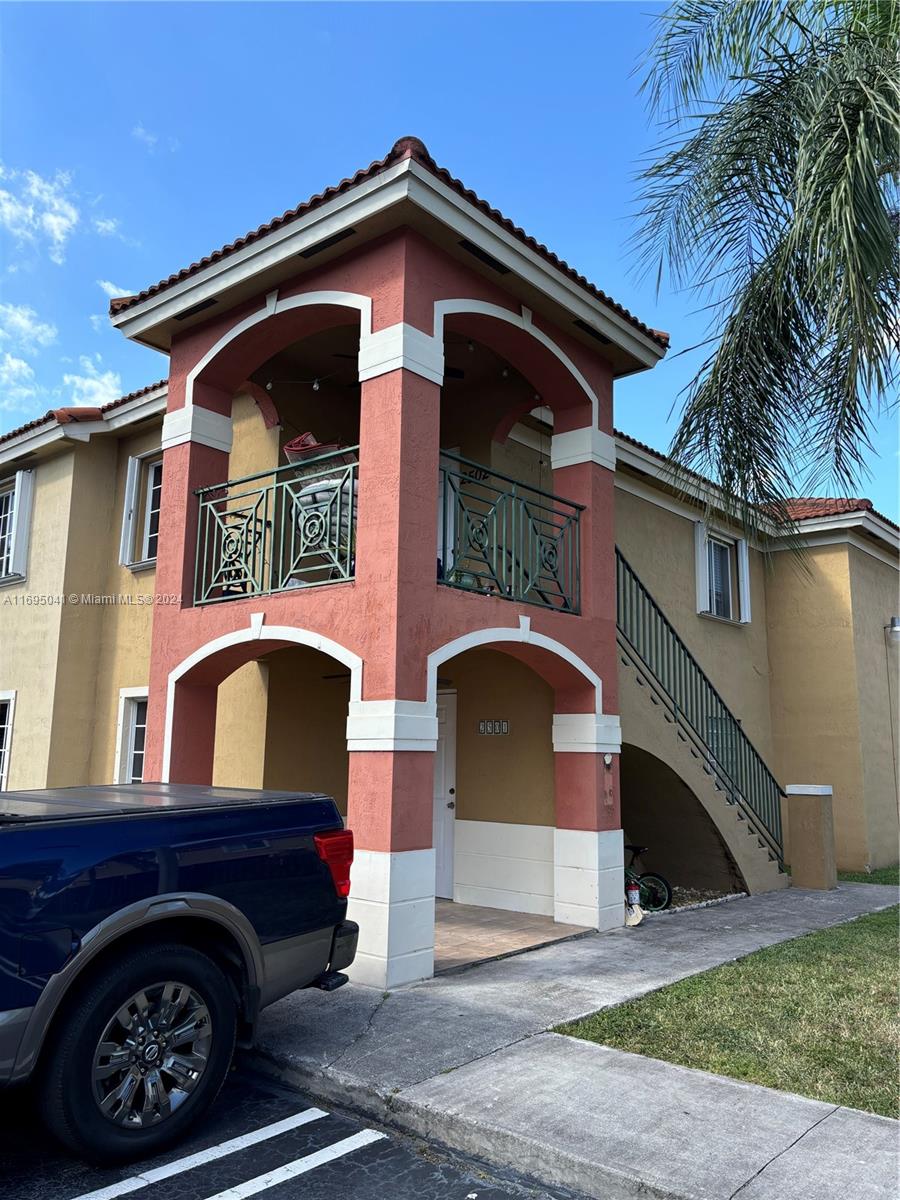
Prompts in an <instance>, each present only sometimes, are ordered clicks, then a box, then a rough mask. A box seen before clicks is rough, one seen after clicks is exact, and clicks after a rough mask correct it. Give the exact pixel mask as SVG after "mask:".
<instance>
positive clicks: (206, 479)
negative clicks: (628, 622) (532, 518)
mask: <svg viewBox="0 0 900 1200" xmlns="http://www.w3.org/2000/svg"><path fill="white" fill-rule="evenodd" d="M411 264H412V265H414V270H411ZM321 287H329V288H341V289H344V290H348V291H353V292H358V293H363V294H367V295H370V296H371V297H372V301H373V327H374V328H375V329H378V328H381V327H382V326H383V325H386V324H391V323H393V322H394V321H396V320H398V319H400V318H401V317H404V318H405V319H406V320H408V321H409V320H412V321H413V322H414V323H419V326H420V328H423V327H424V326H423V325H422V324H421V322H422V321H423V320H425V317H424V316H423V314H426V313H427V316H428V325H429V328H428V330H427V331H429V332H430V321H431V313H432V307H433V303H434V300H435V298H438V297H440V296H443V295H446V296H450V297H459V296H463V297H472V298H481V299H487V300H489V301H490V302H492V303H502V304H503V305H504V306H505V307H506V308H507V309H508V311H510V312H511V313H513V314H516V315H518V313H519V312H520V306H519V305H518V304H517V303H515V302H513V301H511V299H510V298H509V297H506V296H505V295H504V293H503V292H502V291H501V290H500V289H499V288H497V287H495V286H494V285H491V284H489V283H487V282H486V281H485V280H483V279H482V278H481V277H480V276H477V275H475V274H474V273H473V272H470V271H468V270H466V269H465V268H464V267H462V266H461V265H460V264H458V263H456V262H454V261H452V260H450V259H447V258H446V257H445V256H443V255H441V254H440V253H438V252H437V251H435V250H433V249H432V248H431V247H429V246H428V245H427V243H424V242H423V241H422V239H420V238H418V237H416V236H415V235H408V234H406V233H403V232H402V231H401V232H400V233H398V234H395V235H391V236H388V237H386V238H384V239H382V240H381V241H380V242H377V243H373V244H372V245H370V246H368V247H366V249H365V250H364V251H363V252H361V253H358V254H356V255H349V256H347V258H346V259H343V260H338V261H337V262H336V263H332V264H329V265H328V266H327V267H325V268H323V269H322V270H321V271H320V272H318V273H315V274H310V275H307V276H304V277H303V278H302V280H298V281H297V282H296V283H293V284H290V283H289V284H287V285H286V286H284V287H283V288H281V289H280V291H279V295H280V296H281V297H284V296H289V295H291V294H293V292H295V291H299V290H301V289H302V290H303V291H307V290H310V289H314V288H321ZM398 301H399V305H398ZM262 303H263V298H262V297H260V298H259V299H258V300H256V301H253V302H249V303H248V304H247V305H246V306H243V308H242V309H240V310H233V311H232V312H231V313H228V314H224V315H222V316H219V317H217V318H215V319H214V320H213V321H211V322H209V324H208V325H206V326H203V327H201V328H199V329H198V330H197V331H190V332H189V333H188V334H186V335H185V336H184V338H182V339H181V340H180V341H177V342H176V343H175V344H174V345H173V349H172V371H171V376H170V389H169V407H170V409H176V408H178V407H179V406H181V405H182V404H183V403H184V394H185V379H186V377H187V374H188V372H189V371H190V369H191V367H192V365H193V364H194V363H195V362H196V361H197V359H198V357H199V356H200V355H201V354H203V353H205V352H206V350H207V349H208V348H209V347H210V346H211V345H212V344H213V343H214V342H215V341H216V340H217V339H218V338H219V337H220V336H221V334H222V333H223V332H224V331H225V330H226V329H227V328H230V326H231V325H232V324H233V323H234V322H235V320H236V319H237V318H238V317H239V316H241V315H243V314H246V313H250V312H252V311H258V310H259V307H260V305H262ZM298 314H299V315H298ZM351 319H352V314H351ZM347 320H348V310H346V309H336V308H334V307H332V308H330V309H324V310H323V309H322V308H321V307H319V308H309V309H304V310H293V311H292V313H289V314H284V315H281V314H278V315H275V316H274V317H270V318H269V319H268V320H266V321H265V322H263V323H262V324H261V325H260V326H257V327H254V330H253V332H252V336H251V335H250V334H248V335H247V336H246V339H245V340H243V341H241V340H240V339H239V340H238V342H236V343H234V344H232V345H230V346H229V348H228V349H227V350H225V351H224V352H223V353H222V354H221V355H220V356H219V357H218V358H217V359H215V360H213V362H212V363H211V364H210V366H209V367H208V368H206V369H205V370H204V372H203V374H202V375H201V376H200V377H199V378H198V380H197V382H196V384H195V389H194V402H195V403H197V404H202V405H204V406H207V407H209V408H211V409H213V410H217V411H222V412H227V411H230V409H231V399H230V396H231V391H233V390H235V389H236V388H237V387H238V384H239V382H240V380H241V379H242V378H246V376H247V375H248V374H249V373H251V372H252V371H253V370H254V369H255V368H256V367H257V366H259V365H260V363H262V362H263V361H265V360H266V358H268V357H270V356H271V355H272V354H273V353H275V352H276V351H277V350H278V349H279V348H280V347H281V346H283V345H285V344H287V343H289V342H291V341H293V340H296V339H297V338H298V337H302V336H307V335H308V334H309V333H310V332H311V331H313V330H315V329H316V328H324V327H326V326H327V325H335V324H346V323H347ZM453 322H454V329H457V330H458V329H468V328H469V327H471V329H472V334H471V336H476V337H478V338H479V340H484V341H485V343H486V344H488V345H489V346H491V348H493V349H494V350H495V351H496V352H497V353H503V354H506V355H507V356H510V355H514V356H515V366H516V369H517V370H520V371H521V373H522V374H523V375H525V376H526V377H527V378H528V379H529V382H530V383H532V384H533V385H534V387H535V388H536V390H538V391H539V392H540V393H541V394H542V395H544V396H545V397H546V403H550V404H553V405H554V408H555V412H556V416H557V427H558V428H561V429H566V428H578V427H580V426H582V425H584V424H587V423H588V422H589V421H590V420H591V407H590V403H589V401H588V399H587V397H586V395H585V393H584V391H583V390H582V389H581V387H580V386H579V385H578V384H577V383H576V382H575V380H574V377H573V376H572V375H570V374H569V373H568V372H567V371H566V370H565V369H564V368H562V367H561V365H560V363H559V361H558V360H557V359H556V358H555V357H554V356H553V355H552V354H550V352H549V351H547V350H546V349H545V348H544V347H542V346H541V345H540V343H539V342H538V341H537V339H535V338H533V337H532V336H531V335H530V334H528V333H527V332H524V331H523V330H521V329H515V328H513V326H511V325H508V324H507V323H506V322H502V321H498V320H493V321H491V320H488V319H487V318H485V317H483V316H476V317H468V316H466V317H459V318H453ZM450 323H451V322H450V319H449V318H448V327H449V325H450ZM535 323H536V324H537V323H538V322H537V319H535ZM554 336H558V338H559V342H560V344H561V345H565V347H566V350H567V352H570V354H571V357H572V358H573V360H574V361H576V362H577V363H578V364H579V368H580V369H581V370H582V372H583V374H584V375H585V376H586V377H587V378H589V379H590V380H591V382H592V384H593V385H594V386H595V388H596V390H597V392H598V393H599V394H600V403H599V410H598V420H599V422H600V424H601V425H602V426H603V427H607V428H608V427H609V426H610V421H611V408H610V397H611V375H610V370H609V367H608V365H607V364H606V363H605V362H604V361H603V360H602V359H601V358H600V357H599V355H593V354H592V353H591V352H590V351H588V350H587V349H586V348H584V347H582V346H581V345H580V343H576V342H575V341H574V339H572V338H570V337H569V336H568V335H567V334H566V333H565V332H564V331H558V334H557V331H554ZM511 361H512V360H511ZM523 403H526V404H528V405H529V406H533V405H534V400H533V397H529V398H528V399H527V401H523ZM440 408H441V395H440V389H439V388H438V387H437V386H436V385H435V384H433V383H431V382H429V381H427V380H425V379H423V378H421V377H420V376H419V375H416V374H412V373H410V372H408V371H405V370H395V371H392V372H390V373H388V374H384V375H381V376H378V377H376V378H374V379H372V380H368V381H365V382H364V383H363V385H362V388H361V405H360V465H359V501H358V511H359V522H358V530H357V546H356V580H355V582H354V583H351V584H346V585H335V586H327V587H320V588H316V589H299V590H294V591H291V592H288V593H281V594H279V595H275V596H271V597H256V598H252V599H248V600H232V601H229V602H228V603H227V604H218V605H212V606H207V607H203V608H196V607H192V605H191V594H190V593H191V586H192V582H193V560H194V545H195V540H196V518H195V513H196V503H195V500H194V496H193V493H194V491H195V489H196V488H197V487H198V486H204V485H207V484H212V483H217V482H219V481H220V480H222V479H224V478H227V477H228V475H229V474H233V470H232V466H233V464H234V462H235V459H236V452H235V451H232V456H231V458H232V463H231V464H229V462H228V459H227V456H226V455H225V454H223V453H222V452H220V451H216V450H212V449H209V448H208V447H205V446H202V445H197V444H182V445H178V446H175V447H173V448H171V449H170V450H168V451H167V452H166V458H165V472H164V483H163V519H162V524H161V557H160V563H159V569H158V580H157V582H158V587H159V588H160V590H162V591H165V592H175V593H180V594H181V596H182V602H181V606H180V607H178V608H172V609H163V608H160V609H158V611H157V612H156V614H155V625H154V635H153V653H152V669H151V704H150V728H149V736H148V758H147V767H148V770H149V771H150V773H151V774H154V773H158V772H159V771H160V770H161V769H162V742H163V717H164V705H165V694H166V687H167V680H168V676H169V673H170V672H171V671H172V670H173V668H175V667H177V665H178V664H179V663H180V662H182V661H184V660H185V659H186V658H187V657H188V656H189V655H191V654H192V653H194V652H195V651H197V650H198V649H199V648H200V647H203V646H204V645H206V644H207V643H209V642H210V641H211V640H212V639H214V638H217V637H221V636H224V635H229V634H232V633H234V632H235V631H238V630H241V629H247V628H248V626H249V623H250V616H251V614H254V613H257V614H258V613H262V614H263V615H264V622H265V625H266V626H268V627H271V626H278V625H289V626H294V627H300V628H302V629H305V630H309V631H312V632H313V633H314V634H316V635H323V636H325V637H329V638H332V639H333V640H335V641H336V642H338V643H340V644H341V645H342V646H344V647H346V648H347V649H348V650H350V651H351V652H353V653H354V654H357V655H359V656H360V657H361V658H362V659H363V660H364V664H365V666H364V671H363V675H362V697H363V699H383V698H384V699H387V698H399V699H412V700H421V699H424V698H425V683H426V658H427V656H428V654H429V652H430V651H433V650H436V649H438V648H439V647H441V646H442V645H445V644H447V643H449V642H450V641H451V640H453V639H454V638H456V637H459V636H460V635H462V634H466V633H469V632H471V631H472V630H477V629H483V628H485V627H492V626H499V627H503V628H508V627H514V628H518V626H519V618H520V615H521V616H527V618H528V620H529V621H530V623H531V628H532V630H534V631H536V632H540V633H542V634H545V635H546V636H549V637H551V638H554V639H556V640H558V641H560V642H562V643H563V644H564V645H566V646H567V647H569V648H570V649H571V650H572V651H574V653H575V654H577V655H578V656H579V657H580V658H582V659H583V660H584V661H585V662H586V663H588V664H590V666H591V667H592V668H593V669H594V670H595V671H596V672H597V674H598V675H599V676H600V677H601V678H602V680H603V704H604V711H606V712H615V703H616V687H617V684H616V678H615V642H614V639H615V616H614V614H615V596H614V566H613V555H612V519H613V511H612V510H613V502H612V475H611V473H610V472H608V471H605V470H603V469H601V468H598V467H595V466H593V465H590V464H582V465H580V466H573V467H568V468H565V469H564V470H560V471H556V472H554V473H553V488H554V490H555V491H557V492H558V493H560V494H562V495H565V496H566V497H568V498H570V499H572V500H574V501H576V502H578V503H581V504H583V505H584V506H585V511H584V512H583V513H582V517H581V538H582V543H581V547H582V616H581V617H573V616H571V615H568V614H563V613H560V612H549V611H546V610H542V609H539V608H534V607H532V606H519V605H516V604H512V603H509V602H508V601H505V600H503V599H500V598H499V597H496V596H472V595H467V594H464V593H461V592H458V591H454V590H452V589H449V588H445V587H440V586H439V585H438V584H437V581H436V578H435V561H436V545H435V542H436V527H437V482H438V451H439V442H440V432H439V431H440V415H441V414H440ZM274 648H275V647H273V646H272V644H271V643H268V644H266V643H264V642H260V643H259V644H254V643H253V642H246V643H241V645H240V646H235V647H234V648H233V649H231V650H229V651H228V652H227V654H224V655H221V656H220V657H219V658H218V659H217V660H216V661H212V660H206V661H204V663H203V664H202V665H201V666H199V667H197V668H195V669H194V670H193V671H192V673H191V675H190V677H189V678H188V677H185V679H184V680H183V681H182V683H180V684H179V687H178V692H177V695H176V704H175V711H176V720H175V722H174V726H173V756H174V757H173V762H174V763H175V764H176V766H175V770H176V772H177V775H178V776H180V777H181V778H182V779H184V780H185V781H193V780H196V781H198V782H199V781H203V780H204V779H207V778H209V774H210V772H211V771H212V768H213V761H214V747H213V745H212V730H213V728H214V722H215V696H214V694H213V691H212V689H213V688H215V687H216V686H218V684H219V683H220V682H221V680H222V679H223V678H224V677H225V676H226V675H228V674H230V673H231V671H233V670H234V669H235V668H236V667H239V666H241V665H242V664H243V663H244V662H246V661H249V660H251V659H255V658H258V657H260V656H261V655H263V654H266V653H269V652H270V651H271V650H272V649H274ZM515 653H516V655H517V656H518V657H519V658H521V659H522V661H525V662H529V663H530V664H531V665H532V666H535V667H536V668H537V669H538V670H539V671H541V673H542V675H543V677H544V679H545V680H546V681H547V682H548V683H549V684H550V685H551V686H552V687H553V688H554V691H555V700H554V703H555V707H556V711H558V712H580V711H581V712H583V711H589V710H591V709H592V708H593V707H594V703H595V697H594V695H593V690H594V689H593V687H592V686H591V685H590V684H589V683H588V682H587V680H586V679H585V678H584V676H583V675H580V674H579V673H578V672H577V670H575V669H574V668H573V667H571V666H569V665H568V664H566V663H564V662H563V661H562V660H561V659H560V658H558V657H555V656H553V655H550V654H548V653H547V652H545V651H538V650H537V649H536V648H535V647H533V646H531V647H529V646H523V647H519V648H518V649H517V650H516V651H515ZM270 687H271V681H270ZM270 714H271V709H270ZM189 729H190V733H188V730H189ZM568 757H569V759H570V761H569V762H568V763H567V764H565V767H566V771H567V772H568V774H569V775H572V777H573V778H572V779H571V780H569V781H568V784H567V788H566V792H567V795H569V796H570V797H572V798H573V799H572V805H573V806H574V808H577V806H578V804H580V803H581V802H582V799H583V797H586V796H587V794H588V793H589V792H591V790H592V789H595V788H596V786H597V783H598V781H597V779H596V778H594V773H593V771H591V772H590V774H591V780H590V781H587V782H585V784H584V788H582V787H581V781H580V780H576V779H575V776H576V775H578V773H579V772H583V771H584V770H585V769H586V767H585V764H584V763H581V762H580V759H581V758H583V757H588V756H581V755H577V756H576V755H569V756H568ZM357 758H360V759H364V760H365V763H364V764H363V763H362V762H360V763H359V764H356V763H355V761H352V760H355V759H357ZM387 760H390V761H387ZM387 760H385V761H384V762H383V761H382V756H381V755H380V754H379V753H377V752H367V753H365V754H361V755H353V756H351V764H350V788H349V791H350V797H351V806H352V804H353V803H354V799H353V798H354V796H356V797H357V798H358V801H359V812H358V814H357V816H356V817H354V818H353V823H354V827H355V829H356V831H357V832H358V834H359V837H360V845H362V846H364V847H368V848H373V849H386V848H392V849H401V848H402V849H413V848H421V847H424V846H428V845H430V844H431V797H430V785H429V786H428V789H427V790H428V795H427V796H426V795H425V786H426V780H427V775H428V772H429V771H430V765H431V764H430V759H429V757H428V756H426V755H422V754H417V753H408V752H397V753H396V754H393V755H390V754H389V755H388V756H387ZM614 774H615V773H614V772H610V773H609V778H608V779H606V780H605V781H604V787H605V789H606V793H608V794H607V799H606V802H605V803H606V805H607V808H609V809H610V811H609V812H607V813H605V815H604V818H603V819H604V820H605V821H609V820H610V819H613V817H614V816H615V815H616V814H617V810H616V809H615V788H614ZM610 781H613V782H612V783H611V782H610ZM357 784H358V785H359V786H358V788H357V786H356V785H357ZM610 788H612V790H610ZM385 789H386V791H385ZM582 793H583V795H582ZM379 796H380V800H379V799H378V797H379ZM410 806H411V807H410ZM574 808H573V811H574ZM613 810H615V812H613ZM401 812H404V813H405V814H406V815H405V816H404V819H403V820H400V819H399V814H400V813H401ZM611 814H612V815H611ZM597 819H598V818H597V815H596V809H594V810H593V811H592V813H591V814H587V815H584V816H583V817H579V818H578V821H583V822H584V823H582V824H576V825H574V826H572V827H577V828H596V827H597V826H596V825H592V824H591V822H592V821H596V820H597ZM604 827H606V826H604ZM395 835H396V836H398V837H399V838H400V841H401V842H402V845H398V844H397V842H396V841H395V840H393V839H394V838H395Z"/></svg>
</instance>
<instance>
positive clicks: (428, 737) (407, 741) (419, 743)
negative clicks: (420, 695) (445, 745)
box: [347, 700, 438, 753]
mask: <svg viewBox="0 0 900 1200" xmlns="http://www.w3.org/2000/svg"><path fill="white" fill-rule="evenodd" d="M437 740H438V719H437V709H436V707H435V705H433V704H429V703H428V702H427V701H425V700H351V701H350V708H349V711H348V715H347V749H348V750H350V751H358V750H422V751H425V752H429V751H430V752H432V753H433V752H434V751H435V750H436V749H437Z"/></svg>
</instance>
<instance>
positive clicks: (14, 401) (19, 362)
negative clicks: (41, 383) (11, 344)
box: [0, 352, 37, 410]
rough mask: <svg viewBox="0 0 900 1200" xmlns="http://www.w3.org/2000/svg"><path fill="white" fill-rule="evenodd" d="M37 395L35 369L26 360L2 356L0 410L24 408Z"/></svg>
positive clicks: (10, 355)
mask: <svg viewBox="0 0 900 1200" xmlns="http://www.w3.org/2000/svg"><path fill="white" fill-rule="evenodd" d="M36 395H37V389H36V388H35V386H34V369H33V368H32V367H31V366H30V365H29V364H28V363H27V362H26V361H25V359H24V358H17V357H16V356H15V355H13V354H10V353H9V352H6V353H4V354H2V355H0V409H7V410H8V409H18V408H24V407H25V406H26V405H27V404H29V403H30V402H31V401H32V400H34V398H35V396H36Z"/></svg>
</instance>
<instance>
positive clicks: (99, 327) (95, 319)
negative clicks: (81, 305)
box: [88, 313, 109, 333]
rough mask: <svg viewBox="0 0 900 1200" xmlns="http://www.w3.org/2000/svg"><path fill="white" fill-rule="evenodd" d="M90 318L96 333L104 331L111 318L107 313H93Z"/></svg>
mask: <svg viewBox="0 0 900 1200" xmlns="http://www.w3.org/2000/svg"><path fill="white" fill-rule="evenodd" d="M88 320H89V321H90V323H91V329H93V331H94V333H102V332H103V330H104V329H105V328H106V325H107V322H108V321H109V318H108V317H107V315H106V313H91V315H90V316H89V317H88Z"/></svg>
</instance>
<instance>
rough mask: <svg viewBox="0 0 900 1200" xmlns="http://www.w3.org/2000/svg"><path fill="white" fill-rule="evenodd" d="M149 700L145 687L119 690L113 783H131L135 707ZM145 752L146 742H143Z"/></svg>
mask: <svg viewBox="0 0 900 1200" xmlns="http://www.w3.org/2000/svg"><path fill="white" fill-rule="evenodd" d="M148 699H149V690H148V688H147V687H146V685H145V686H144V687H124V688H120V689H119V713H118V717H117V719H116V761H115V766H114V768H113V782H114V783H130V782H131V765H132V762H133V759H134V727H135V723H134V718H135V714H136V712H137V705H138V704H139V703H140V701H141V700H145V701H146V700H148ZM144 745H145V752H146V742H145V744H144Z"/></svg>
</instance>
